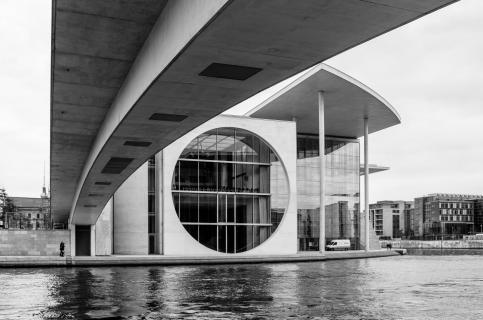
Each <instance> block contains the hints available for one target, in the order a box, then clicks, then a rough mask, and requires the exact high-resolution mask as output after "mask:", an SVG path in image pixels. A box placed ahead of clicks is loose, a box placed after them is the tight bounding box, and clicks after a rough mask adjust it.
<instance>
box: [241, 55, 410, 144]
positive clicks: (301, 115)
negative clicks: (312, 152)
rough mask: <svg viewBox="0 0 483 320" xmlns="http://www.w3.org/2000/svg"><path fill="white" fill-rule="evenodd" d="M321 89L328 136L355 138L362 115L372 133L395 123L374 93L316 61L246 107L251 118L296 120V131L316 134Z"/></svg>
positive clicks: (397, 119) (392, 112) (392, 111)
mask: <svg viewBox="0 0 483 320" xmlns="http://www.w3.org/2000/svg"><path fill="white" fill-rule="evenodd" d="M319 91H323V95H324V105H325V132H326V135H328V136H338V137H348V138H359V137H361V136H363V135H364V118H365V117H367V118H368V120H369V132H370V133H373V132H376V131H379V130H382V129H385V128H388V127H391V126H393V125H396V124H399V123H400V122H401V119H400V117H399V114H398V113H397V111H396V110H395V109H394V108H393V107H392V106H391V105H390V104H389V102H387V101H386V100H384V98H382V97H381V96H380V95H378V94H377V93H376V92H374V91H373V90H371V89H370V88H368V87H367V86H365V85H364V84H362V83H360V82H359V81H357V80H355V79H354V78H351V77H349V76H348V75H346V74H344V73H342V72H341V71H339V70H337V69H334V68H332V67H330V66H328V65H325V64H320V65H318V66H316V67H314V68H312V69H311V70H310V71H308V72H306V73H304V74H303V75H301V76H300V77H299V78H297V79H295V80H294V81H293V82H292V83H290V84H289V85H288V86H286V87H285V88H283V89H282V90H280V91H279V92H277V93H276V94H274V95H273V96H271V97H270V98H268V99H267V100H265V101H264V102H262V103H261V104H260V105H258V106H257V107H255V108H254V109H252V110H250V111H249V112H248V113H247V114H246V115H247V116H250V117H254V118H264V119H276V120H292V119H296V121H297V132H300V133H310V134H318V133H319V118H318V116H317V115H318V108H319V106H318V92H319Z"/></svg>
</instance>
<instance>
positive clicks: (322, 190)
mask: <svg viewBox="0 0 483 320" xmlns="http://www.w3.org/2000/svg"><path fill="white" fill-rule="evenodd" d="M324 109H325V104H324V93H323V92H322V91H319V158H320V225H319V227H320V237H319V251H320V252H321V253H324V252H325V114H324V112H325V110H324Z"/></svg>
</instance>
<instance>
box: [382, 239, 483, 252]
mask: <svg viewBox="0 0 483 320" xmlns="http://www.w3.org/2000/svg"><path fill="white" fill-rule="evenodd" d="M380 243H381V247H382V248H385V247H386V246H387V244H391V245H392V248H393V249H405V250H407V253H408V254H410V255H430V256H433V255H483V239H461V240H384V241H380Z"/></svg>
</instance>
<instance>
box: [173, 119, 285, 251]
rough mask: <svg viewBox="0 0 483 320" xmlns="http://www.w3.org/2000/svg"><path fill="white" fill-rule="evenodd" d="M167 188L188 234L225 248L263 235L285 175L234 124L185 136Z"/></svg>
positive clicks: (280, 205)
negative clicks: (187, 139)
mask: <svg viewBox="0 0 483 320" xmlns="http://www.w3.org/2000/svg"><path fill="white" fill-rule="evenodd" d="M172 191H173V201H174V206H175V208H176V213H177V214H178V217H179V219H180V221H181V223H182V224H183V226H184V227H185V229H186V230H187V231H188V232H189V234H190V235H191V236H192V237H193V238H195V239H196V240H198V241H199V242H200V243H202V244H203V245H205V246H206V247H208V248H211V249H213V250H217V251H219V252H225V253H238V252H243V251H247V250H250V249H252V248H255V247H256V246H258V245H259V244H261V243H263V242H264V241H265V240H267V239H268V238H269V237H270V235H271V234H272V233H273V232H274V231H275V229H276V228H277V226H278V225H279V223H280V221H281V220H282V217H283V214H284V212H285V209H286V206H287V201H288V186H287V178H286V174H285V171H284V169H283V167H282V164H281V162H280V161H279V159H278V157H277V155H276V154H275V152H274V151H273V150H272V149H271V148H270V147H269V146H268V144H267V143H265V142H264V141H263V140H262V139H260V138H259V137H257V136H256V135H255V134H253V133H251V132H248V131H246V130H242V129H236V128H219V129H215V130H211V131H208V132H206V133H204V134H202V135H200V136H198V137H197V138H196V139H194V140H193V141H191V143H190V144H189V145H188V146H187V147H186V148H185V149H184V150H183V152H182V154H181V156H180V158H179V160H178V162H177V164H176V168H175V172H174V175H173V186H172Z"/></svg>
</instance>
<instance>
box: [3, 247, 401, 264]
mask: <svg viewBox="0 0 483 320" xmlns="http://www.w3.org/2000/svg"><path fill="white" fill-rule="evenodd" d="M398 255H399V253H398V252H396V251H386V250H377V251H369V252H365V251H341V252H327V253H326V254H325V255H321V254H320V253H317V252H316V253H298V254H295V255H283V256H227V257H220V256H214V257H205V256H203V257H201V256H200V257H182V256H160V255H149V256H144V255H143V256H133V255H129V256H127V255H126V256H124V255H123V256H121V255H113V256H95V257H57V256H49V257H24V256H10V257H9V256H0V267H3V268H12V267H16V268H17V267H70V266H78V267H81V266H82V267H84V266H120V265H122V266H148V265H149V266H154V265H156V266H170V265H204V264H247V263H287V262H311V261H326V260H341V259H364V258H379V257H390V256H398Z"/></svg>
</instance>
